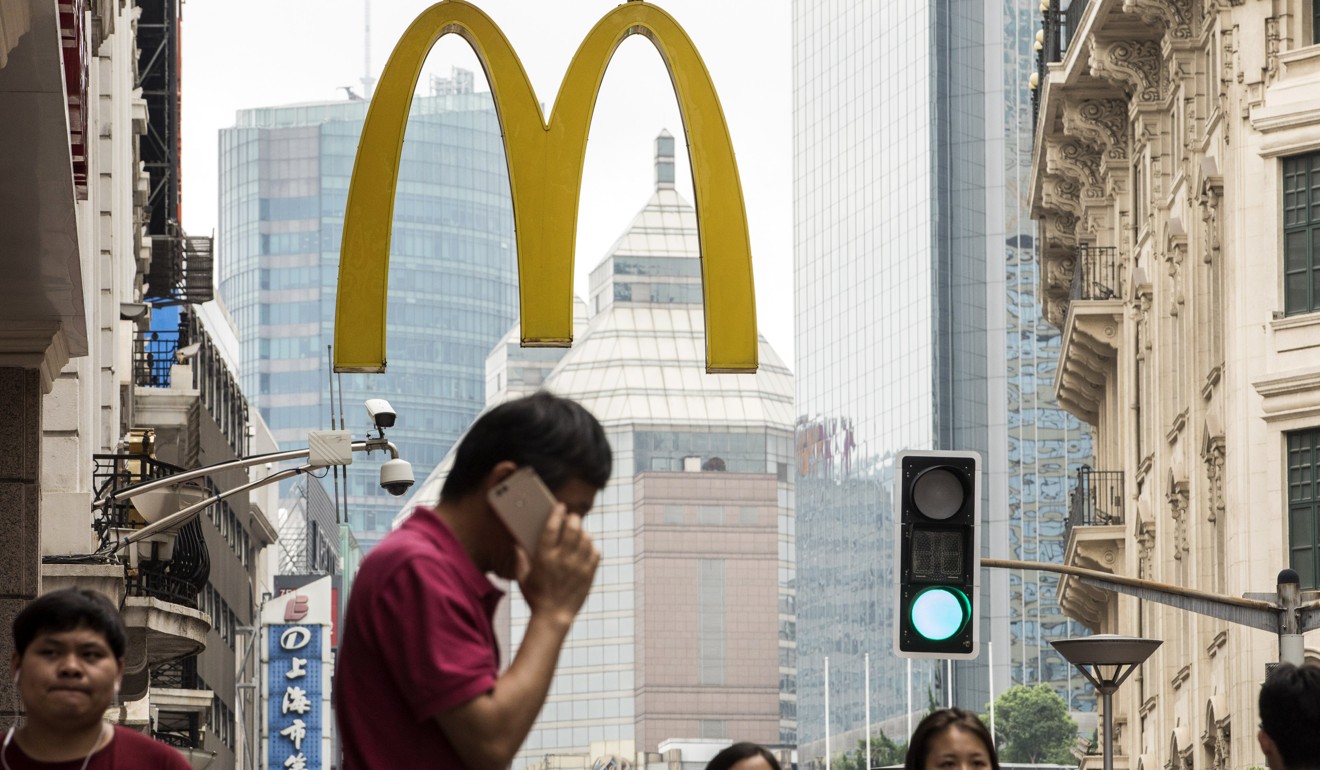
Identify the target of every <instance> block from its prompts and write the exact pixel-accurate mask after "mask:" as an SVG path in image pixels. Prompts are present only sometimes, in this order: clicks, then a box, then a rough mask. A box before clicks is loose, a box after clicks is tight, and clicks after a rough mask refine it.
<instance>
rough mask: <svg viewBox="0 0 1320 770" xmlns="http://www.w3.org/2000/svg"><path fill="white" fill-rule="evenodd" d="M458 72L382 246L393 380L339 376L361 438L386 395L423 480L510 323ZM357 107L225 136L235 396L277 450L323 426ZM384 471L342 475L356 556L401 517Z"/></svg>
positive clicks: (412, 140) (484, 118)
mask: <svg viewBox="0 0 1320 770" xmlns="http://www.w3.org/2000/svg"><path fill="white" fill-rule="evenodd" d="M463 74H464V73H462V72H459V73H458V76H456V77H455V78H454V80H453V81H440V86H442V87H440V88H437V87H436V85H435V84H434V83H433V92H435V93H438V94H441V95H435V96H418V97H416V98H415V99H414V100H413V104H412V110H411V115H410V117H409V120H408V129H407V136H406V141H405V144H404V151H403V160H402V163H401V164H400V170H399V181H398V191H397V193H396V195H395V207H394V225H393V237H392V239H391V243H390V276H389V279H390V280H389V283H390V287H389V310H388V315H387V324H388V327H387V328H388V338H387V354H388V357H389V366H388V369H387V371H386V373H385V374H383V375H364V374H358V375H343V376H342V386H343V390H342V399H339V398H338V397H337V398H336V402H335V407H336V408H338V406H339V404H340V402H341V401H342V405H343V408H344V410H345V415H346V418H347V425H346V427H347V428H349V429H350V430H352V431H353V432H354V435H355V436H361V435H362V434H364V433H365V432H366V431H367V429H368V428H369V427H370V426H371V422H370V420H369V419H368V417H367V414H366V411H365V410H364V409H363V407H362V402H363V401H364V400H365V399H367V398H385V399H388V400H389V401H390V403H391V404H392V405H393V406H394V408H395V410H396V411H397V412H398V414H399V418H398V423H397V425H396V426H395V427H394V428H393V429H391V430H390V433H389V437H390V438H391V439H392V440H393V441H394V442H395V443H396V444H398V446H399V449H400V451H401V453H402V455H403V457H404V458H405V459H407V460H409V461H410V462H411V463H412V464H413V467H414V471H415V473H416V474H417V475H418V477H419V478H424V477H425V475H426V474H427V473H428V472H430V470H431V469H432V468H433V467H435V465H436V464H437V463H438V462H439V461H440V459H441V458H442V457H444V455H445V453H446V452H447V451H448V450H449V447H450V445H451V444H452V443H453V442H454V441H455V440H456V439H457V438H458V436H459V435H460V434H461V432H462V431H463V430H465V429H466V427H467V426H468V424H469V423H471V421H472V419H473V417H475V416H476V414H477V413H478V412H479V411H480V410H481V408H482V405H483V403H484V393H485V360H486V354H487V353H488V352H489V351H490V349H491V346H492V345H494V344H495V342H496V341H497V340H498V339H499V338H500V336H501V335H503V334H504V332H505V331H506V330H507V329H508V328H509V325H510V324H512V323H513V322H514V321H515V320H516V318H517V307H518V305H517V300H516V296H515V291H516V286H517V268H516V257H515V251H514V237H513V221H512V220H513V214H512V211H513V210H512V205H511V203H510V198H509V184H508V172H507V167H506V165H505V158H504V147H503V142H502V139H501V134H500V126H499V121H498V119H497V117H496V115H495V111H494V106H493V104H492V102H491V99H490V96H489V94H485V93H481V94H474V93H472V89H471V80H470V78H463V77H462V75H463ZM454 83H458V84H461V85H462V87H461V88H454V87H449V88H444V87H443V86H445V85H449V86H453V84H454ZM366 109H367V103H366V102H365V101H361V100H352V101H343V102H334V103H317V104H302V105H290V106H283V107H271V108H263V109H252V110H243V111H240V112H239V114H238V119H237V125H235V126H234V127H233V128H229V129H226V130H224V131H222V132H221V137H220V145H221V146H220V167H221V169H220V227H219V239H220V246H219V248H220V292H221V294H222V295H223V297H224V300H225V302H226V304H227V305H228V307H229V309H230V311H231V312H232V314H233V316H234V320H235V322H236V325H237V327H238V330H239V338H240V343H241V347H242V384H243V388H244V392H246V393H249V394H252V398H253V400H254V401H255V403H256V405H257V406H258V407H259V408H260V410H261V415H262V417H263V419H265V420H266V421H267V424H268V425H270V428H271V430H272V431H273V433H274V435H275V438H276V440H278V441H279V442H280V445H281V447H282V448H286V449H288V448H294V447H302V446H306V441H307V432H308V430H314V429H321V428H330V427H332V425H331V423H330V414H331V399H330V375H329V356H328V353H327V347H328V346H329V345H330V344H331V342H332V340H333V336H334V335H333V331H334V310H335V289H336V286H337V283H338V270H339V244H340V239H341V237H342V234H343V220H344V207H345V204H346V201H347V197H348V186H349V180H350V177H351V175H352V171H353V161H354V157H355V155H356V153H357V146H358V137H359V135H360V134H361V131H362V122H363V120H364V119H365V117H366ZM337 382H338V381H337ZM384 459H386V458H381V457H379V456H377V457H374V458H367V457H365V456H364V455H357V456H356V457H355V458H354V461H353V464H352V465H351V466H349V467H348V469H347V470H348V476H347V510H348V515H349V523H350V525H351V526H352V529H353V531H354V532H355V533H356V535H357V537H358V539H359V541H361V543H362V545H363V547H364V548H369V547H370V546H371V545H374V544H375V543H376V542H378V541H379V540H380V538H381V537H383V535H384V533H385V532H386V531H388V528H389V525H390V521H391V520H392V519H393V517H394V514H395V513H396V512H397V511H398V508H399V501H398V499H397V498H392V497H390V496H389V495H388V494H387V493H386V492H384V491H383V490H381V489H380V487H379V484H378V478H379V477H378V473H379V465H380V463H381V462H383V460H384Z"/></svg>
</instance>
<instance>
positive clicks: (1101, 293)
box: [1069, 244, 1119, 301]
mask: <svg viewBox="0 0 1320 770" xmlns="http://www.w3.org/2000/svg"><path fill="white" fill-rule="evenodd" d="M1118 295H1119V285H1118V250H1117V249H1115V248H1114V247H1112V246H1088V245H1086V244H1083V245H1082V246H1081V247H1080V248H1078V249H1077V260H1076V263H1075V264H1074V265H1073V280H1072V288H1071V291H1070V292H1069V298H1070V299H1072V300H1074V301H1075V300H1079V299H1080V300H1103V299H1114V298H1115V297H1117V296H1118Z"/></svg>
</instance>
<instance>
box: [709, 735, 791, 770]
mask: <svg viewBox="0 0 1320 770" xmlns="http://www.w3.org/2000/svg"><path fill="white" fill-rule="evenodd" d="M706 770H779V760H777V759H775V755H774V754H771V753H770V752H769V751H767V750H766V749H764V748H762V747H761V746H758V745H756V744H755V743H747V742H745V741H744V742H742V743H735V744H733V745H732V746H730V747H729V748H727V749H725V750H724V751H721V752H720V753H718V754H716V755H715V758H714V759H712V760H711V761H710V763H709V764H707V765H706Z"/></svg>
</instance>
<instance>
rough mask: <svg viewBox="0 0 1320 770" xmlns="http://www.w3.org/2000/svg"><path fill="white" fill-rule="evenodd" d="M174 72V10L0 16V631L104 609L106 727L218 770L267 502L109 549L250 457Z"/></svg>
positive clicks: (4, 10) (261, 580)
mask: <svg viewBox="0 0 1320 770" xmlns="http://www.w3.org/2000/svg"><path fill="white" fill-rule="evenodd" d="M179 52H180V18H179V6H178V3H177V2H175V0H139V1H138V2H129V3H112V2H99V1H95V0H94V1H93V2H86V3H83V2H77V3H74V2H70V3H4V4H3V5H0V112H3V114H4V115H5V116H6V118H5V120H4V121H0V123H2V124H3V125H0V146H3V147H4V148H6V151H5V152H3V153H0V200H3V201H4V203H5V213H4V215H3V216H0V243H3V244H4V247H3V248H0V267H2V268H3V272H4V274H5V276H6V281H5V282H4V285H3V286H2V287H0V296H2V297H3V301H0V340H2V341H0V404H2V406H0V409H2V410H3V411H4V413H5V414H6V415H7V419H6V420H5V425H6V428H5V430H6V435H7V436H8V437H9V441H8V444H7V451H6V452H5V457H6V460H5V462H4V468H3V470H0V484H3V485H4V487H5V493H4V495H3V499H4V503H3V506H0V507H3V514H0V515H2V516H3V518H4V520H5V531H6V533H7V536H6V537H5V538H4V540H3V542H4V544H3V546H0V564H2V565H3V566H0V584H3V586H4V588H3V592H2V593H0V622H3V625H4V627H5V628H8V626H9V623H10V622H11V621H12V618H13V616H14V615H15V614H16V613H17V612H18V611H19V609H20V608H21V607H22V606H23V605H24V604H25V603H26V602H27V601H29V600H31V599H32V598H34V597H35V596H37V595H38V594H41V593H44V592H47V591H50V590H53V589H56V588H61V587H65V586H69V585H77V586H80V587H84V588H93V589H96V590H100V591H102V592H104V593H105V594H107V595H108V596H110V597H111V599H112V601H113V602H114V603H115V604H116V605H117V606H119V607H121V608H122V614H123V618H124V622H125V625H126V626H127V631H128V645H127V650H126V654H125V660H124V677H123V682H122V687H121V689H120V691H119V697H120V700H121V702H122V704H121V705H122V708H119V709H117V710H116V711H115V715H117V721H119V722H121V723H122V724H125V725H128V726H131V727H134V728H136V729H139V730H141V731H143V732H145V733H149V734H152V735H155V736H156V737H157V738H160V739H161V740H164V741H166V742H168V743H171V744H172V745H174V746H176V747H178V748H179V749H180V750H181V751H183V752H184V753H185V754H186V755H187V756H188V757H189V758H190V759H192V760H193V761H194V762H197V763H198V765H199V766H201V765H204V764H206V763H208V762H210V763H211V764H212V766H213V767H234V766H236V765H237V766H241V765H240V764H239V760H238V759H237V758H236V756H235V755H236V753H237V752H236V749H235V747H236V746H237V745H238V744H239V743H240V742H241V740H242V736H241V735H240V734H238V733H236V732H235V731H234V730H233V727H234V725H233V722H232V720H231V719H230V718H229V717H228V715H227V710H230V709H232V708H233V707H234V705H235V701H234V695H235V686H234V681H233V680H234V671H235V668H236V658H237V650H238V646H237V643H236V640H235V635H236V634H237V633H238V630H239V626H240V625H241V623H242V622H244V621H245V620H250V618H251V616H252V612H253V610H254V608H255V606H256V602H257V601H259V597H260V595H261V593H262V590H263V585H265V581H266V580H267V578H268V574H267V572H266V571H265V570H264V568H263V566H262V565H263V564H264V561H263V558H262V553H263V547H264V546H265V545H267V544H268V543H270V542H271V540H272V539H273V537H274V532H273V531H272V530H271V527H270V525H269V524H268V523H266V521H265V514H264V511H265V510H268V509H269V501H268V500H264V499H262V498H261V496H260V495H251V496H248V495H243V496H235V497H233V498H231V499H230V500H229V501H227V502H226V503H224V504H221V505H212V506H210V507H209V508H207V510H205V511H203V512H201V513H199V515H198V516H197V517H195V518H193V519H191V520H188V521H186V522H184V521H181V522H179V523H178V525H176V526H174V527H170V528H167V529H165V530H162V531H160V532H158V533H157V534H155V535H152V536H150V537H148V538H146V539H144V540H141V541H140V542H135V543H129V542H127V539H128V538H130V537H133V536H134V533H135V532H137V531H139V530H141V529H142V528H143V527H145V526H146V525H147V524H148V523H150V522H153V521H159V520H160V518H161V517H163V516H165V515H168V514H171V513H174V512H176V511H177V510H179V509H180V508H182V507H183V504H185V501H187V502H192V501H196V500H200V499H201V497H202V496H203V495H204V494H205V492H206V491H208V490H214V489H216V488H218V485H225V486H224V487H223V488H225V489H229V488H231V487H230V486H228V485H231V484H241V483H243V482H246V481H248V480H249V479H253V480H255V479H256V478H257V477H256V476H252V475H249V474H248V473H246V472H240V473H237V474H231V475H225V476H219V475H217V476H216V477H214V478H211V479H207V480H206V481H205V482H203V483H201V484H199V485H197V486H193V487H192V488H190V489H187V490H184V489H178V488H173V489H167V491H165V492H164V493H162V494H160V495H157V496H155V501H154V502H152V500H150V499H148V496H146V495H142V496H139V497H133V498H132V499H129V498H128V497H127V496H124V497H119V498H116V497H115V495H117V494H118V493H120V492H122V491H124V490H125V488H126V487H127V486H129V485H131V484H133V483H136V482H141V481H145V480H148V479H151V478H155V477H160V476H168V475H172V474H174V473H177V472H179V471H181V470H183V469H184V466H187V467H194V466H197V465H203V464H207V463H211V462H214V461H218V460H225V459H232V458H233V457H236V456H238V455H239V454H242V453H246V452H248V451H252V450H255V451H261V447H262V446H263V445H262V443H261V442H262V438H263V436H264V435H265V434H264V428H263V426H262V425H261V424H260V421H259V420H255V419H249V417H250V416H249V415H248V414H247V412H246V407H245V402H244V400H243V397H242V394H241V392H239V390H238V388H237V382H236V380H235V379H234V376H233V367H234V365H233V363H232V360H230V361H226V360H225V354H224V353H223V351H222V350H221V348H222V347H223V342H218V341H217V339H216V338H217V335H218V336H220V337H223V336H224V335H225V334H226V329H227V327H226V322H225V321H224V317H223V310H222V309H220V308H218V307H216V306H215V305H214V304H213V303H210V302H209V300H210V299H211V298H212V294H213V289H212V281H211V248H210V246H211V244H210V239H209V238H195V237H189V236H188V235H187V234H186V233H184V232H182V231H181V230H180V229H179V227H178V222H179V218H180V217H179V211H180V207H181V205H182V196H181V189H180V186H179V179H180V158H179V154H178V137H179V134H178V128H179V117H180V116H179V103H180V98H181V94H182V87H181V80H180V77H179V74H180V73H179V70H178V64H179ZM180 309H182V312H180ZM153 317H154V321H153ZM166 317H168V318H170V319H172V320H170V321H169V322H166V321H164V320H163V319H165V318H166ZM203 319H206V320H203ZM162 328H164V332H163V333H162V332H161V331H160V329H162ZM153 330H155V331H153ZM181 340H184V342H183V344H180V341H181ZM261 472H264V471H259V472H258V473H261ZM208 484H209V485H210V486H207V485H208ZM221 600H223V603H222V601H221ZM9 643H10V641H9V635H8V634H5V635H4V636H3V637H0V648H3V649H0V654H3V655H6V656H7V655H9V654H10V650H8V649H7V647H8V645H9ZM0 703H3V704H5V705H4V706H0V708H3V709H4V710H5V711H6V712H10V711H11V706H10V705H9V704H13V703H15V696H14V693H13V691H12V689H11V686H10V685H9V683H8V682H7V681H6V682H5V684H3V685H0ZM10 715H12V714H10ZM6 721H10V720H9V717H8V716H6Z"/></svg>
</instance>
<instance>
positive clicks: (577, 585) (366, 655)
mask: <svg viewBox="0 0 1320 770" xmlns="http://www.w3.org/2000/svg"><path fill="white" fill-rule="evenodd" d="M611 464H612V458H611V452H610V446H609V443H608V441H607V440H606V438H605V431H604V430H603V429H602V428H601V426H600V423H599V422H597V421H596V418H594V417H592V416H591V414H590V413H589V412H587V411H586V410H585V409H583V408H582V407H581V406H580V405H578V404H576V403H574V402H573V401H569V400H567V399H563V398H559V397H557V396H554V395H551V394H549V393H546V392H540V393H537V394H535V395H532V396H528V397H526V398H521V399H518V400H515V401H510V402H507V403H504V404H501V405H500V406H497V407H495V408H494V409H491V410H490V411H488V412H486V413H485V414H483V415H482V416H481V417H479V418H478V419H477V421H476V422H475V423H473V425H472V428H471V429H470V430H469V431H468V432H467V434H466V435H464V436H463V438H462V439H461V441H460V443H459V446H458V451H457V452H456V453H455V457H454V468H453V470H451V471H450V472H449V475H448V477H447V478H446V480H445V485H444V488H443V490H442V491H441V493H440V501H439V503H437V504H436V506H435V507H434V508H418V509H417V510H416V511H415V512H414V514H413V515H412V516H410V517H409V518H408V520H407V521H406V522H404V524H403V526H402V527H400V528H399V529H398V530H396V531H394V532H391V533H390V534H389V535H388V536H386V537H385V539H384V540H382V541H381V542H380V544H379V545H377V546H376V547H375V548H374V549H373V550H372V551H371V554H370V555H369V556H368V557H367V558H366V559H365V560H364V561H363V562H362V566H361V569H360V571H359V572H358V576H357V579H356V581H355V582H354V584H353V592H352V594H351V595H350V596H349V601H348V612H347V614H346V616H345V619H344V633H343V639H342V641H341V643H340V648H339V661H338V666H337V668H336V672H335V674H336V675H335V707H336V712H337V715H338V720H339V729H340V735H341V738H342V742H343V747H344V770H366V769H367V768H372V769H375V768H382V769H383V768H472V769H473V770H478V769H481V770H484V769H485V768H503V767H507V766H508V765H509V763H510V762H511V761H512V760H513V756H514V754H516V753H517V751H518V748H519V747H520V746H521V745H522V742H523V740H524V739H525V738H526V737H527V733H528V732H529V731H530V730H531V728H532V723H533V721H535V719H536V715H537V713H539V712H540V710H541V705H542V704H543V703H544V701H545V697H546V694H547V693H548V692H549V690H550V681H551V679H552V677H553V676H554V671H555V663H556V661H557V660H558V658H559V649H560V647H561V646H562V645H563V643H564V639H565V637H566V636H567V635H568V630H569V627H570V625H571V624H572V622H573V618H574V617H575V616H576V615H577V612H578V610H579V609H580V608H581V607H582V603H583V602H584V601H585V600H586V597H587V592H588V591H589V590H590V588H591V581H592V577H593V576H594V575H595V573H596V565H597V563H599V561H600V554H599V553H598V552H597V551H596V548H595V546H594V545H593V544H592V542H591V537H590V536H589V535H587V534H586V533H585V532H583V531H582V517H583V516H584V515H586V513H587V512H588V511H589V510H591V507H592V505H593V503H594V502H595V499H596V493H597V492H599V491H600V490H601V489H602V488H603V487H604V486H605V483H606V481H608V480H609V476H610V469H611ZM524 466H531V467H532V468H534V469H535V470H536V472H537V474H538V475H539V476H540V477H541V479H542V480H543V481H544V482H545V484H546V486H547V487H549V488H550V490H551V491H553V492H554V494H555V497H556V498H558V500H559V503H560V504H559V505H557V506H556V507H555V511H554V513H553V514H552V515H551V516H550V520H549V521H548V522H547V524H546V528H545V530H544V532H543V533H542V535H541V539H540V542H539V543H538V544H537V547H536V551H535V553H530V554H529V553H526V552H525V551H524V550H523V549H522V548H521V547H520V546H518V545H517V544H516V542H515V541H514V539H513V536H512V535H511V534H510V533H509V531H508V529H507V528H505V526H504V524H503V523H502V522H501V521H500V520H499V518H498V517H497V516H496V514H495V512H494V511H493V510H492V509H491V507H490V504H489V503H488V502H487V493H488V492H489V491H490V490H491V488H493V487H495V486H496V485H497V484H499V483H500V482H501V481H503V480H504V479H505V478H507V477H508V476H509V475H510V474H511V473H513V472H514V471H515V470H517V469H518V468H521V467H524ZM488 572H490V573H494V574H496V575H499V576H500V577H503V578H506V579H511V580H517V581H518V585H519V588H520V589H521V591H522V594H523V596H524V597H525V598H526V600H527V604H528V607H529V608H530V610H531V612H530V617H529V620H528V623H527V631H526V634H525V635H524V637H523V640H522V644H521V645H520V646H519V648H518V654H517V655H516V656H514V659H513V662H512V663H511V664H510V665H509V668H508V669H507V670H506V671H505V672H504V673H503V674H502V675H500V674H499V654H498V648H497V646H496V641H495V633H494V630H493V628H492V625H491V617H492V615H493V614H494V611H495V606H496V604H498V602H499V600H500V598H501V596H503V592H502V591H500V590H499V589H497V588H496V587H495V586H494V585H492V584H491V583H490V581H489V580H487V579H486V577H485V574H486V573H488Z"/></svg>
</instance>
